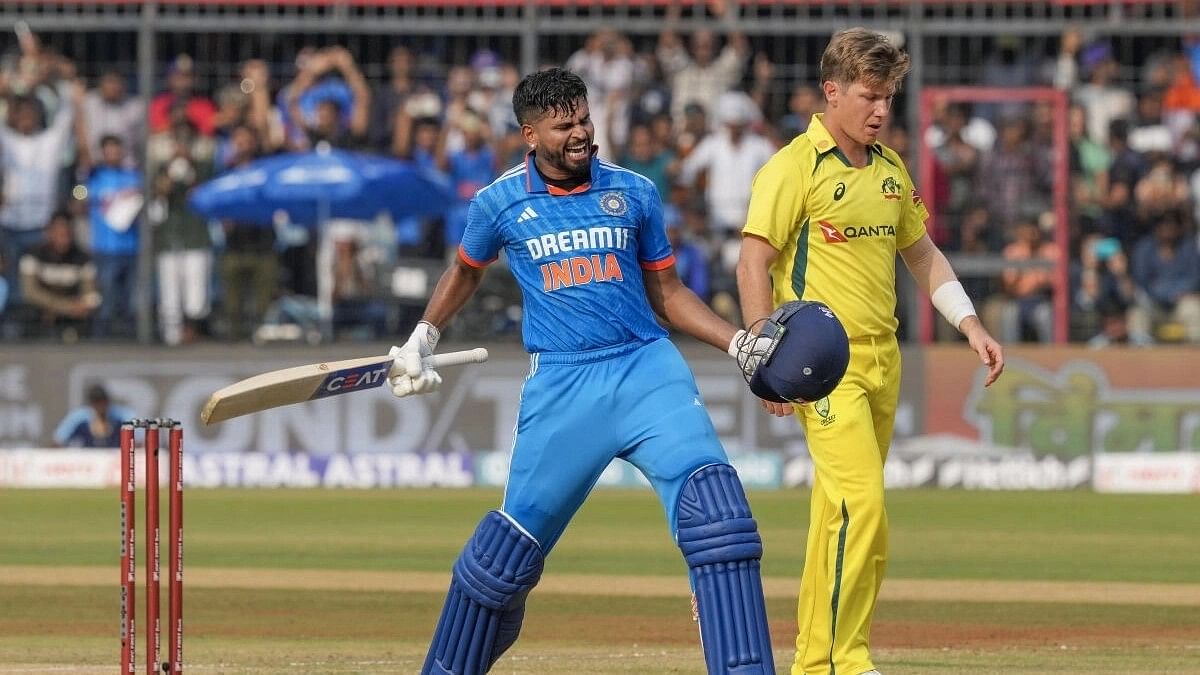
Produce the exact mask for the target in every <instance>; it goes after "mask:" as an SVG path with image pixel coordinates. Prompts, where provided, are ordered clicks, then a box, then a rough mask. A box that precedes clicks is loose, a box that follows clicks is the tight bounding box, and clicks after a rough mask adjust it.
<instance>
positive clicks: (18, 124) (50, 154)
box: [0, 78, 83, 298]
mask: <svg viewBox="0 0 1200 675" xmlns="http://www.w3.org/2000/svg"><path fill="white" fill-rule="evenodd" d="M55 86H56V90H57V91H58V93H59V98H60V100H61V103H60V105H59V106H58V110H57V111H56V112H55V113H54V116H53V118H52V119H51V120H50V123H49V125H43V114H42V104H41V103H40V102H39V101H38V99H36V98H33V97H31V96H17V97H15V98H13V99H11V100H10V101H9V104H8V111H7V112H8V117H7V119H6V120H5V123H4V124H0V168H2V170H3V176H2V177H0V244H2V245H3V248H4V251H3V253H4V258H5V260H8V261H9V263H10V264H9V265H8V267H6V268H5V277H6V278H7V280H8V286H9V289H10V292H11V293H13V294H14V297H18V298H19V297H20V282H19V277H18V272H17V261H19V260H20V259H21V256H23V255H24V254H25V252H26V251H28V250H29V249H31V248H33V247H34V246H37V245H38V244H40V243H41V242H42V239H43V233H42V230H43V229H44V228H45V226H46V223H48V222H50V215H51V214H53V213H54V211H55V209H56V208H57V207H58V204H59V182H60V181H59V171H60V170H61V168H62V164H61V162H62V157H63V156H64V155H65V154H66V152H67V147H68V145H69V144H70V142H71V133H72V128H73V127H72V122H73V120H74V119H75V114H76V111H77V109H78V106H79V105H80V102H81V100H82V98H83V87H82V86H80V85H79V84H78V82H74V81H70V80H67V79H62V78H60V79H59V80H58V81H57V83H56V85H55Z"/></svg>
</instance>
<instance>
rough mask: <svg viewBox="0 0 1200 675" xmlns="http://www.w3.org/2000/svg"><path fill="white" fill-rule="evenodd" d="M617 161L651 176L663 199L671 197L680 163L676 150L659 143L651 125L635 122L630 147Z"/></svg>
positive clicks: (630, 131) (630, 133) (630, 135)
mask: <svg viewBox="0 0 1200 675" xmlns="http://www.w3.org/2000/svg"><path fill="white" fill-rule="evenodd" d="M617 163H618V164H620V165H621V166H623V167H625V168H627V169H629V170H630V171H635V172H637V173H640V174H642V175H643V176H645V177H646V178H649V179H650V181H651V182H652V183H654V187H656V188H658V194H659V196H660V197H662V199H663V201H669V200H670V199H671V180H672V177H673V176H674V174H675V173H676V172H677V171H678V169H679V167H678V163H677V162H676V161H675V153H674V152H672V151H671V150H670V149H668V148H663V147H662V146H660V145H659V144H658V142H657V141H656V140H655V138H654V136H653V134H651V132H650V127H648V126H646V125H644V124H635V125H634V126H633V127H632V128H631V129H630V130H629V147H628V148H627V149H626V151H625V154H624V155H622V156H621V158H620V160H618V162H617Z"/></svg>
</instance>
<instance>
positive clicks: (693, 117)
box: [668, 103, 709, 158]
mask: <svg viewBox="0 0 1200 675" xmlns="http://www.w3.org/2000/svg"><path fill="white" fill-rule="evenodd" d="M708 134H709V128H708V113H706V112H705V111H704V106H702V105H700V104H699V103H689V104H687V105H686V106H684V108H683V124H682V125H681V128H680V129H679V131H678V133H676V132H675V130H674V129H672V130H671V131H670V133H669V134H668V135H669V137H670V138H671V139H672V141H671V144H672V145H674V146H675V150H676V153H677V154H678V156H679V157H681V158H682V157H687V156H688V155H689V154H691V152H692V151H693V150H695V149H696V146H698V145H700V141H703V140H704V139H705V138H706V137H707V136H708Z"/></svg>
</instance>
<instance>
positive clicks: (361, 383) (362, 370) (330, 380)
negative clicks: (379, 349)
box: [309, 361, 392, 401]
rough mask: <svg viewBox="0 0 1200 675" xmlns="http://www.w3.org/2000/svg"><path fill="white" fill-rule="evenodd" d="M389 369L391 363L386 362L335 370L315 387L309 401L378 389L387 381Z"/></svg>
mask: <svg viewBox="0 0 1200 675" xmlns="http://www.w3.org/2000/svg"><path fill="white" fill-rule="evenodd" d="M391 367H392V363H391V361H388V362H386V363H374V364H371V365H366V366H359V367H357V368H347V369H345V370H335V371H334V372H332V373H330V374H328V375H326V376H325V380H324V381H322V382H321V386H320V387H317V391H316V392H315V393H314V394H313V395H312V396H311V397H310V398H309V400H310V401H311V400H313V399H317V398H325V397H326V396H337V395H338V394H348V393H350V392H352V391H361V390H363V389H371V388H373V387H378V386H379V385H381V384H383V383H384V382H386V381H387V374H388V370H389V369H390V368H391Z"/></svg>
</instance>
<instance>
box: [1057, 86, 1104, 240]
mask: <svg viewBox="0 0 1200 675" xmlns="http://www.w3.org/2000/svg"><path fill="white" fill-rule="evenodd" d="M1067 133H1068V138H1069V139H1070V144H1071V147H1070V153H1071V154H1070V172H1071V174H1070V175H1071V194H1070V198H1071V211H1072V216H1074V217H1075V218H1076V219H1077V220H1078V222H1079V223H1080V224H1081V225H1080V227H1081V228H1082V229H1083V230H1084V231H1087V232H1094V231H1096V229H1097V228H1098V227H1099V224H1100V220H1101V216H1102V214H1103V196H1104V195H1105V194H1106V193H1107V190H1108V167H1109V164H1110V163H1111V159H1110V157H1109V154H1108V149H1107V148H1106V147H1105V146H1104V145H1103V144H1101V143H1097V142H1096V141H1094V140H1092V137H1091V136H1088V134H1087V113H1086V112H1085V111H1084V109H1083V106H1081V105H1079V104H1077V103H1073V104H1071V107H1070V109H1069V111H1068V112H1067Z"/></svg>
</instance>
